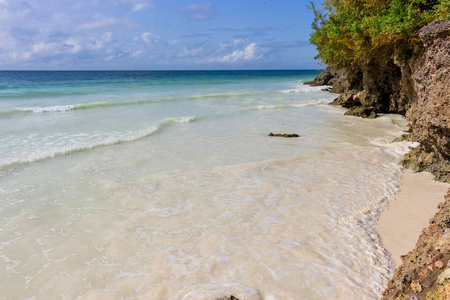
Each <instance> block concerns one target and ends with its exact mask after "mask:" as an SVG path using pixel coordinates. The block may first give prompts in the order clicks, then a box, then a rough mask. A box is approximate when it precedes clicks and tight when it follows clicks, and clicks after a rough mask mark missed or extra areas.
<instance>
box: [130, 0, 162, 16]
mask: <svg viewBox="0 0 450 300" xmlns="http://www.w3.org/2000/svg"><path fill="white" fill-rule="evenodd" d="M122 1H123V2H126V3H130V4H132V7H131V12H132V13H134V12H137V11H140V10H145V9H150V8H153V7H155V6H154V5H153V2H154V0H122Z"/></svg>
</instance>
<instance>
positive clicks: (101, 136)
mask: <svg viewBox="0 0 450 300" xmlns="http://www.w3.org/2000/svg"><path fill="white" fill-rule="evenodd" d="M158 130H159V127H158V126H153V127H150V128H147V129H142V130H139V131H135V132H133V131H121V132H111V133H104V132H96V133H93V134H92V135H90V136H89V137H90V140H91V142H89V141H87V142H85V143H83V142H82V141H83V140H86V136H87V134H84V133H80V134H77V135H74V136H70V137H69V138H70V139H71V140H72V141H74V142H75V143H76V145H67V146H64V147H58V148H54V149H48V150H44V151H40V152H33V153H32V154H25V155H28V157H26V158H24V157H21V158H17V159H10V160H7V161H3V162H0V166H2V167H5V166H10V165H15V164H21V163H30V162H35V161H40V160H44V159H48V158H52V157H57V156H63V155H67V154H71V153H75V152H79V151H84V150H90V149H94V148H98V147H103V146H111V145H116V144H121V143H126V142H132V141H137V140H140V139H143V138H145V137H148V136H150V135H152V134H154V133H155V132H157V131H158ZM106 134H107V135H108V136H105V135H106ZM79 139H81V140H82V141H80V142H77V140H79Z"/></svg>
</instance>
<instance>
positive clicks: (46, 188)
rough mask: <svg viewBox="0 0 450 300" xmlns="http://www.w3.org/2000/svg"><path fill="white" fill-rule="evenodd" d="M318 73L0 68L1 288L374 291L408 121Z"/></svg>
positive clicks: (339, 294) (85, 294)
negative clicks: (356, 102) (383, 215)
mask: <svg viewBox="0 0 450 300" xmlns="http://www.w3.org/2000/svg"><path fill="white" fill-rule="evenodd" d="M315 74H317V73H314V72H305V71H278V72H277V71H272V72H263V71H253V72H245V71H241V72H17V73H16V72H0V86H1V89H0V128H1V129H0V150H1V153H2V156H1V157H0V211H1V218H0V290H1V291H2V292H1V294H0V297H2V298H4V299H26V298H31V299H33V298H34V299H213V298H214V297H219V296H223V295H227V294H230V293H232V294H234V295H235V296H238V297H240V298H246V299H330V298H331V299H376V298H379V297H380V296H381V292H382V290H383V288H384V287H385V285H386V284H387V279H388V277H389V276H390V275H391V272H392V261H391V259H390V257H389V255H388V253H387V252H386V251H385V249H384V248H383V247H382V245H381V243H380V239H379V237H378V234H377V233H376V231H375V230H374V228H373V225H374V223H375V220H376V218H377V216H378V214H379V212H380V211H381V210H382V209H384V208H385V207H386V205H387V203H388V202H389V201H391V200H393V199H394V198H395V196H396V194H397V192H398V186H399V179H400V177H401V176H402V172H401V168H400V167H399V166H398V165H397V162H398V160H399V159H400V157H401V155H402V153H404V152H405V151H407V146H408V144H407V143H395V144H390V143H389V141H390V140H391V139H392V138H393V137H396V136H398V135H399V134H400V133H401V132H402V130H404V129H405V128H406V122H405V121H404V120H403V119H402V117H400V116H395V115H394V116H382V117H380V118H377V119H375V120H364V119H359V118H354V117H344V116H343V114H342V113H343V111H342V109H340V108H336V107H332V106H329V105H327V103H329V102H330V101H332V100H333V99H334V97H335V96H336V95H333V94H330V93H326V92H322V91H321V88H320V87H319V88H312V87H308V86H305V85H303V82H304V81H306V80H310V79H312V78H313V77H314V76H315ZM269 132H274V133H297V134H300V135H301V137H300V138H293V139H283V138H275V137H268V136H267V134H268V133H269Z"/></svg>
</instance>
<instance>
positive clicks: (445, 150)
mask: <svg viewBox="0 0 450 300" xmlns="http://www.w3.org/2000/svg"><path fill="white" fill-rule="evenodd" d="M419 37H420V39H421V40H422V42H423V48H422V50H421V53H420V54H419V55H418V57H417V58H416V59H414V60H413V62H412V68H413V69H414V74H413V76H412V78H413V79H414V87H415V91H416V93H417V97H416V98H415V99H414V101H413V103H412V106H411V109H410V110H409V111H408V112H407V113H406V117H407V119H408V122H409V123H410V127H411V129H412V139H413V140H415V141H418V142H420V143H421V144H422V145H423V147H424V150H425V151H426V152H427V153H435V154H437V155H438V156H440V157H441V158H442V159H445V160H447V161H448V160H450V20H437V21H434V22H432V23H430V24H428V25H427V26H425V27H424V28H422V29H421V30H420V32H419Z"/></svg>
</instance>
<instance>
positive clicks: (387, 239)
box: [375, 169, 450, 268]
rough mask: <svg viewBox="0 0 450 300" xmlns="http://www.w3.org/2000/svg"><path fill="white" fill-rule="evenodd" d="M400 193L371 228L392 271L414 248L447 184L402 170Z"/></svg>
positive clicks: (418, 173)
mask: <svg viewBox="0 0 450 300" xmlns="http://www.w3.org/2000/svg"><path fill="white" fill-rule="evenodd" d="M403 172H404V176H403V178H402V179H401V187H400V188H401V190H400V192H399V195H398V197H397V199H395V200H393V201H392V202H391V203H390V204H389V207H388V209H387V210H385V211H383V212H382V213H381V215H380V217H379V218H378V221H377V224H376V227H375V229H376V230H377V232H378V234H379V235H380V238H381V240H382V245H383V247H384V248H385V249H386V250H387V251H388V252H389V253H390V255H391V258H392V260H393V261H394V263H395V268H397V267H398V266H400V265H401V264H402V259H401V256H403V255H406V254H407V253H408V252H410V251H412V250H413V249H414V248H415V245H416V242H417V239H418V237H419V235H420V234H421V232H422V230H423V229H424V228H425V227H427V226H428V225H429V224H428V221H429V219H431V218H432V217H433V216H434V215H435V213H436V211H437V210H438V208H437V206H438V204H439V203H441V202H443V201H444V196H445V194H446V193H447V190H448V189H449V188H450V184H448V183H444V182H438V181H435V180H434V175H433V174H431V173H429V172H414V171H412V170H411V169H404V171H403Z"/></svg>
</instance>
